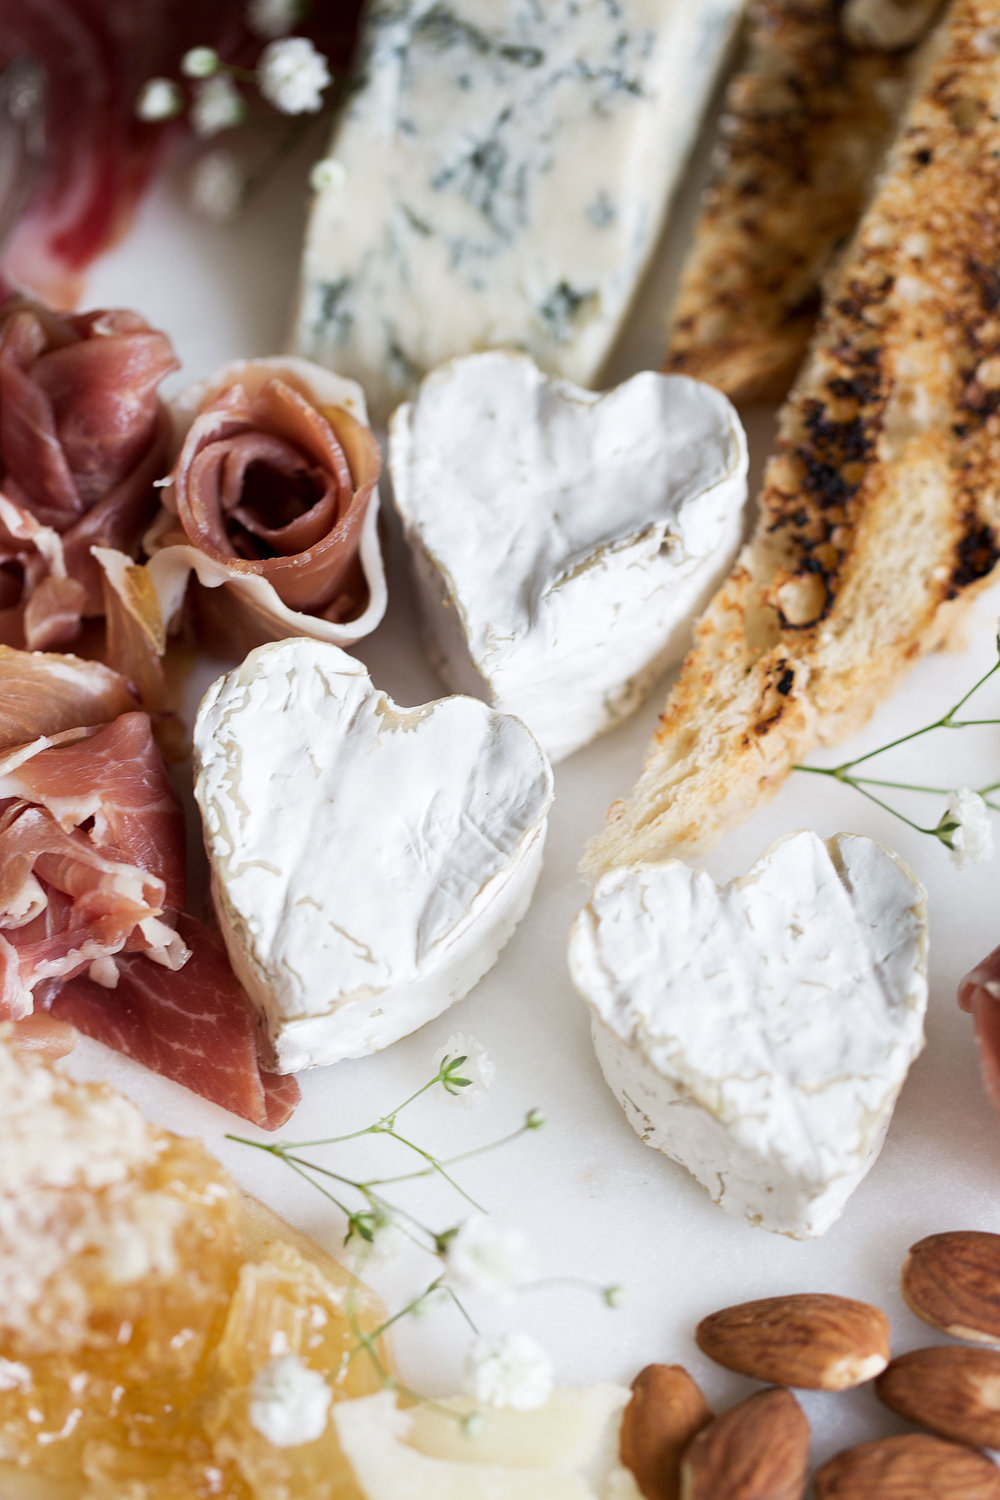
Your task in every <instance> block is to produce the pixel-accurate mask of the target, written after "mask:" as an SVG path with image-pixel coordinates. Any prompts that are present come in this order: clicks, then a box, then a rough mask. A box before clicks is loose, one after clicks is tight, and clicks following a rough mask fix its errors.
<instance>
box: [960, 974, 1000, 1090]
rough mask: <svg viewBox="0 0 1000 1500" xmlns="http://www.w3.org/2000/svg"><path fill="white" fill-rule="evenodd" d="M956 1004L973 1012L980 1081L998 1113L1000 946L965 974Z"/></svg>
mask: <svg viewBox="0 0 1000 1500" xmlns="http://www.w3.org/2000/svg"><path fill="white" fill-rule="evenodd" d="M958 1003H959V1005H960V1006H961V1008H962V1010H965V1011H969V1012H970V1013H971V1015H972V1020H973V1023H974V1025H975V1028H976V1047H977V1049H978V1051H979V1068H980V1072H981V1073H982V1077H983V1084H984V1086H985V1089H986V1093H987V1096H988V1098H989V1101H990V1103H991V1104H992V1105H993V1108H994V1109H995V1110H996V1111H997V1113H998V1114H1000V948H994V949H993V952H992V953H990V954H988V955H987V956H986V958H984V959H983V961H982V963H979V964H977V965H976V967H975V968H974V969H971V970H970V971H969V973H968V974H966V976H965V978H964V979H963V980H962V982H961V984H960V985H959V987H958Z"/></svg>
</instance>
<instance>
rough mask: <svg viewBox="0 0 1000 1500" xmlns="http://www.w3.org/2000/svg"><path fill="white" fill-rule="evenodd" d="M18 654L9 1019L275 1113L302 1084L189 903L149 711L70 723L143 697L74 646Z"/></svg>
mask: <svg viewBox="0 0 1000 1500" xmlns="http://www.w3.org/2000/svg"><path fill="white" fill-rule="evenodd" d="M5 663H6V665H7V677H6V678H4V676H3V675H2V671H0V1020H6V1021H7V1022H8V1023H9V1022H10V1021H13V1022H14V1023H15V1025H16V1027H17V1033H18V1036H20V1035H21V1033H22V1031H23V1032H24V1034H25V1036H26V1037H27V1039H28V1040H29V1042H30V1043H31V1045H34V1046H37V1047H43V1048H45V1049H46V1050H49V1051H57V1050H60V1049H61V1050H66V1046H67V1026H68V1024H69V1023H72V1024H74V1025H76V1026H78V1027H79V1029H80V1030H83V1031H85V1032H87V1033H88V1035H91V1036H94V1037H96V1038H97V1039H98V1040H100V1041H103V1042H106V1043H107V1044H108V1045H110V1046H112V1047H116V1048H118V1049H119V1050H120V1051H123V1052H125V1053H126V1054H127V1055H128V1056H130V1057H133V1058H136V1059H137V1060H138V1061H140V1062H142V1063H145V1064H146V1065H147V1066H149V1067H152V1068H155V1069H156V1070H157V1071H158V1072H160V1073H163V1074H164V1075H165V1076H166V1077H168V1078H172V1079H174V1080H176V1081H177V1082H178V1083H182V1084H184V1085H185V1086H186V1087H188V1088H191V1089H194V1090H195V1091H196V1092H199V1093H204V1094H205V1095H206V1096H207V1097H208V1098H210V1099H211V1100H212V1101H213V1102H215V1103H218V1104H221V1105H223V1106H224V1107H225V1108H228V1109H232V1110H234V1111H235V1112H236V1113H238V1114H241V1115H243V1117H244V1118H246V1119H248V1120H251V1121H253V1122H254V1123H255V1124H258V1125H261V1126H263V1127H264V1128H275V1127H276V1126H278V1125H280V1124H281V1123H283V1121H284V1120H285V1119H287V1117H288V1115H289V1113H290V1112H291V1110H292V1109H293V1108H294V1106H295V1103H296V1102H297V1100H298V1097H299V1095H298V1089H297V1086H296V1085H295V1083H294V1080H290V1079H278V1078H274V1077H272V1076H271V1075H269V1074H266V1073H264V1072H262V1070H261V1068H260V1065H259V1062H258V1058H257V1050H256V1036H257V1022H256V1012H255V1010H254V1008H253V1006H252V1004H251V1002H250V1000H249V998H248V997H247V995H246V994H245V992H244V991H243V989H242V988H241V986H240V985H239V983H238V982H237V980H236V979H235V978H234V976H233V973H232V970H231V969H230V967H229V962H228V959H227V958H226V955H225V950H224V949H223V947H222V944H221V942H220V941H219V940H218V939H217V938H216V937H215V936H214V935H213V934H212V933H210V932H209V931H208V930H207V929H206V928H204V927H203V926H202V925H201V924H200V923H199V922H197V921H195V920H194V919H193V918H192V917H190V916H186V915H184V908H185V906H186V901H187V898H186V891H185V878H184V877H185V870H184V823H183V815H182V810H181V807H180V805H179V803H178V801H177V798H176V796H175V794H174V791H173V788H172V785H171V782H170V779H169V777H168V775H167V772H166V769H165V767H164V765H163V762H162V760H161V758H160V755H159V752H158V751H157V749H156V745H155V743H154V740H153V734H152V726H151V724H150V720H149V717H148V716H147V715H146V714H145V713H141V712H138V711H135V710H134V709H131V707H129V708H128V709H127V711H126V712H124V713H120V714H117V715H116V716H115V717H113V718H112V719H111V720H110V722H106V723H103V724H99V725H97V726H96V727H82V728H69V727H63V721H64V719H65V718H66V717H70V718H71V717H72V716H73V712H74V711H79V712H80V713H81V714H84V715H90V716H98V715H100V714H103V715H105V716H106V715H107V714H108V713H109V711H110V710H112V709H113V708H114V707H115V706H116V705H117V704H118V703H120V702H121V701H123V700H124V701H125V702H126V703H129V704H130V701H131V700H130V695H129V694H128V691H127V688H126V687H125V685H124V683H123V682H122V680H121V679H120V678H117V677H116V675H115V674H114V673H113V672H111V671H109V670H108V669H107V668H106V667H101V666H99V665H98V664H97V663H90V662H78V661H76V660H75V658H73V657H61V656H51V657H50V656H44V655H42V654H37V655H29V654H28V653H25V652H17V651H10V650H8V651H6V652H3V653H2V654H0V669H2V668H3V666H4V664H5ZM22 683H23V684H25V686H26V689H27V692H26V695H25V697H26V701H25V703H24V704H23V705H21V706H20V708H19V707H18V705H17V697H18V694H17V691H16V690H17V688H18V687H19V685H20V684H22ZM64 689H65V690H66V699H67V702H66V704H65V705H64V706H63V708H62V710H61V712H60V711H59V710H58V709H56V710H55V711H53V708H52V706H51V705H53V704H56V705H58V702H59V697H60V692H61V691H62V690H64ZM8 700H9V706H8ZM32 702H34V703H36V704H37V705H38V708H39V714H38V717H37V718H36V719H35V720H34V721H32V715H31V703H32ZM40 728H41V729H43V730H45V731H47V732H43V733H41V734H39V733H37V731H38V730H39V729H40ZM31 734H34V738H27V736H29V735H31ZM5 736H6V738H4V737H5ZM45 1013H47V1015H46V1014H45ZM40 1015H42V1016H44V1019H40V1018H39V1016H40Z"/></svg>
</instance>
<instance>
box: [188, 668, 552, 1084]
mask: <svg viewBox="0 0 1000 1500" xmlns="http://www.w3.org/2000/svg"><path fill="white" fill-rule="evenodd" d="M194 743H195V760H196V785H195V795H196V797H197V800H198V805H199V807H200V809H201V814H202V819H203V824H204V830H205V841H206V846H207V848H208V854H209V860H210V863H211V867H212V889H213V895H214V899H215V905H216V910H217V912H218V915H219V921H220V925H221V928H222V932H223V936H224V937H225V940H226V945H227V947H228V949H229V955H230V958H231V960H232V963H233V967H234V969H235V971H236V973H237V975H238V976H239V978H240V979H241V981H242V983H243V984H244V986H245V987H246V989H247V991H248V993H249V994H250V996H251V998H252V999H253V1000H254V1001H255V1002H256V1004H257V1005H258V1006H259V1007H260V1009H261V1011H262V1012H263V1015H264V1017H265V1020H266V1024H267V1028H268V1031H269V1034H270V1038H271V1043H272V1046H273V1050H274V1060H275V1065H276V1067H277V1069H278V1071H279V1072H283V1073H290V1072H297V1071H298V1070H299V1069H301V1068H307V1067H312V1066H315V1065H317V1064H323V1063H332V1062H338V1061H339V1060H340V1059H342V1058H345V1057H360V1056H364V1055H366V1054H368V1053H370V1052H375V1051H378V1050H380V1049H381V1048H383V1047H387V1046H388V1045H389V1044H390V1043H391V1042H394V1041H397V1040H398V1039H399V1038H400V1037H402V1036H406V1035H408V1034H409V1033H410V1032H411V1031H415V1030H416V1029H417V1027H419V1026H422V1025H424V1023H425V1022H427V1021H429V1020H432V1019H433V1018H434V1017H435V1016H437V1015H439V1014H440V1013H441V1012H442V1011H443V1010H444V1009H445V1008H446V1007H447V1006H448V1005H450V1004H451V1003H452V1002H453V1001H455V1000H458V999H460V998H461V996H462V995H464V994H466V993H467V992H468V991H469V990H470V989H471V988H472V986H473V985H474V984H475V983H476V982H477V981H478V980H479V979H480V978H481V977H482V975H483V974H484V973H485V972H486V971H487V969H489V968H490V967H491V966H492V964H493V963H494V962H495V961H496V958H497V955H498V953H499V952H500V949H501V948H502V947H503V945H504V943H505V942H506V941H507V939H508V938H509V937H510V935H511V933H512V932H513V930H514V928H515V926H516V925H517V923H518V921H519V920H520V918H521V917H522V916H523V914H524V912H525V911H526V909H527V906H528V903H529V901H530V899H531V895H532V891H533V889H534V885H535V881H536V879H537V877H538V873H539V870H540V868H541V859H542V847H543V844H544V840H545V828H546V817H547V813H548V809H549V805H550V803H551V801H552V772H551V769H550V767H549V764H548V761H547V760H546V758H545V756H544V755H543V753H542V751H541V750H540V749H539V747H538V745H537V743H536V742H535V740H534V739H533V738H532V736H531V735H530V734H529V732H528V730H527V729H525V727H524V725H523V724H521V723H520V722H519V721H518V720H516V719H513V718H510V717H508V716H505V715H501V714H498V713H495V712H494V711H493V710H491V709H488V708H486V707H485V706H484V705H483V704H482V703H479V702H476V701H475V700H473V699H469V698H456V699H443V700H441V701H439V702H436V703H428V704H424V705H423V706H422V707H419V708H399V707H397V705H396V704H394V703H393V702H392V700H391V699H389V698H388V697H386V696H385V694H383V693H380V692H379V691H378V690H377V689H376V688H375V687H374V686H373V685H372V683H371V681H370V679H369V677H368V674H367V672H366V670H365V668H364V667H363V666H362V665H361V663H360V662H358V661H356V660H354V658H353V657H350V656H348V655H346V653H344V652H342V651H340V650H338V649H337V648H336V647H334V646H328V645H325V644H323V643H321V642H316V641H308V640H287V641H279V642H276V643H275V644H273V645H268V646H262V647H260V648H259V649H258V650H256V651H253V652H251V653H250V655H249V656H248V657H247V659H246V661H245V662H244V663H243V665H242V666H241V667H238V668H237V669H236V670H235V671H233V672H230V673H229V674H228V675H227V676H225V677H222V678H220V679H219V681H218V682H216V683H215V684H213V686H212V687H211V688H210V689H209V691H208V693H207V694H206V696H205V698H204V700H203V702H202V705H201V708H200V710H199V713H198V718H197V722H196V725H195V733H194Z"/></svg>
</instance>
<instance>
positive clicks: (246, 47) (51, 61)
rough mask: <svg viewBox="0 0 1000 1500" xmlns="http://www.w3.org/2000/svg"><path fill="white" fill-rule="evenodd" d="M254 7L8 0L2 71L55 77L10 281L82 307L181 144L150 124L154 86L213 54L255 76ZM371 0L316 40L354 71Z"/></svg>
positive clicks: (347, 0) (338, 7) (334, 18)
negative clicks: (198, 51) (139, 114)
mask: <svg viewBox="0 0 1000 1500" xmlns="http://www.w3.org/2000/svg"><path fill="white" fill-rule="evenodd" d="M245 10H246V6H245V3H244V0H0V67H2V66H4V65H5V64H7V63H8V62H10V61H12V60H13V59H15V58H19V57H26V56H29V57H32V58H35V59H36V60H37V61H38V62H40V63H41V64H42V66H43V68H44V70H45V73H46V77H47V90H46V95H47V107H46V110H45V140H46V155H45V166H44V171H43V172H42V174H41V177H40V179H39V181H38V183H37V185H36V187H35V189H34V191H33V192H32V194H31V197H30V200H29V203H28V206H27V209H26V212H25V213H24V214H23V216H22V219H21V222H20V224H19V225H18V228H17V231H16V232H15V234H14V236H13V238H12V239H11V241H10V243H9V245H8V246H7V247H6V250H5V253H4V256H3V270H4V272H5V273H6V275H7V276H8V277H9V278H10V279H11V280H12V281H13V282H14V283H15V284H20V285H24V286H28V287H31V288H32V289H34V290H35V291H37V292H39V293H41V294H42V295H43V296H45V297H46V298H47V299H48V300H50V301H52V302H54V303H56V304H57V305H58V306H61V307H70V306H72V305H73V304H75V302H76V301H77V299H78V297H79V294H80V291H81V287H82V282H83V272H84V271H85V269H86V267H87V266H88V265H89V263H90V262H91V261H92V260H93V259H94V257H95V256H96V255H98V254H99V253H100V252H101V251H102V250H104V249H106V248H107V247H108V246H109V245H110V244H111V243H112V242H113V241H114V240H115V239H117V238H118V236H119V235H120V234H121V233H122V231H123V230H124V229H125V228H127V226H128V223H129V221H130V217H131V213H132V211H133V209H134V207H135V204H136V202H137V201H138V199H139V197H140V196H141V194H142V192H143V190H144V189H145V187H146V186H147V184H148V183H149V181H150V180H151V178H152V176H153V173H154V172H155V170H156V168H157V166H158V165H159V164H160V162H161V161H162V160H163V158H164V149H163V148H164V147H165V146H166V145H167V144H168V143H169V141H170V140H171V139H172V138H173V137H174V136H175V135H176V131H177V127H176V126H175V125H172V126H167V127H166V128H165V127H163V126H156V125H148V124H143V123H142V122H141V121H140V120H138V119H137V118H136V114H135V101H136V97H137V95H138V93H139V90H140V88H141V87H142V85H143V83H144V82H145V81H146V80H147V79H148V78H151V77H154V76H160V75H163V74H166V75H168V76H174V77H176V76H177V75H178V63H179V60H180V58H181V55H182V54H183V53H184V51H185V50H186V49H187V48H188V47H190V46H193V45H195V44H199V43H201V44H210V45H213V46H215V47H217V48H218V49H219V50H220V51H221V52H222V54H223V55H224V56H226V57H227V58H231V59H232V60H234V61H237V62H240V63H241V64H243V65H246V66H252V65H253V63H254V61H255V60H256V55H257V53H258V52H259V50H260V47H261V45H262V42H261V39H260V38H254V37H253V36H252V35H251V34H250V32H249V31H248V30H247V27H246V25H245V24H244V16H245ZM359 10H360V0H338V3H336V4H322V5H316V6H315V7H313V11H314V15H313V24H312V25H307V26H305V27H304V28H302V29H303V30H304V32H305V33H306V34H307V35H310V36H312V37H313V39H314V40H315V42H316V44H317V46H318V47H319V48H320V50H321V51H323V52H324V53H325V54H326V56H327V57H328V58H329V59H330V62H331V65H332V67H333V68H334V69H335V70H340V69H343V68H344V67H345V66H346V64H347V61H348V58H349V56H350V51H351V47H352V45H353V40H354V34H355V30H356V27H357V18H358V12H359Z"/></svg>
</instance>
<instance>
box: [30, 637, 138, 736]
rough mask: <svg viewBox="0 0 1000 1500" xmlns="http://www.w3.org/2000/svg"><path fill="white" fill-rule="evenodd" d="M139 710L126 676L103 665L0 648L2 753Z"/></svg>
mask: <svg viewBox="0 0 1000 1500" xmlns="http://www.w3.org/2000/svg"><path fill="white" fill-rule="evenodd" d="M136 707H137V704H136V700H135V697H134V696H133V693H132V690H131V688H130V687H129V685H128V683H127V682H126V681H125V679H124V677H121V676H119V674H118V673H117V672H113V671H112V670H111V668H110V667H105V666H103V665H102V664H101V663H100V662H96V661H84V660H83V658H82V657H79V656H59V655H57V654H55V653H54V652H49V653H47V654H46V653H42V652H35V653H32V652H30V651H17V650H14V649H13V648H12V647H10V646H0V752H2V751H4V750H9V749H11V748H12V747H13V746H15V745H24V744H26V743H28V742H29V741H31V740H35V739H38V738H39V737H40V736H47V737H51V736H52V735H58V734H61V733H63V732H64V731H66V730H73V729H77V728H80V727H84V728H87V727H91V726H95V725H98V724H108V723H110V722H111V720H112V719H117V718H118V716H119V714H124V713H128V712H129V710H130V709H134V708H136Z"/></svg>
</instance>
